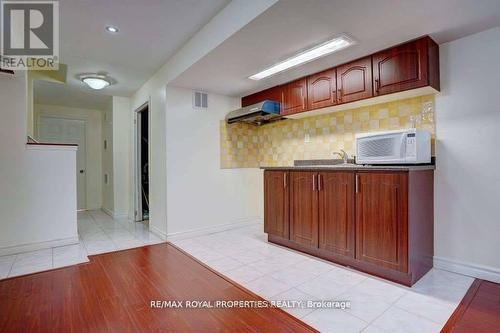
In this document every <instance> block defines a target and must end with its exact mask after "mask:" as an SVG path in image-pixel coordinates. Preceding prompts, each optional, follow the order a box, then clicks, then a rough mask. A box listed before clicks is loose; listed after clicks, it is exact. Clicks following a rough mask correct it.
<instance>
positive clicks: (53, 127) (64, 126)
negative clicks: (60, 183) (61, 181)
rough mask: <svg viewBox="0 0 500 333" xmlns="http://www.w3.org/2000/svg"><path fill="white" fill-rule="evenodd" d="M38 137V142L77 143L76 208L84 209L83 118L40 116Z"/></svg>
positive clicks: (84, 152)
mask: <svg viewBox="0 0 500 333" xmlns="http://www.w3.org/2000/svg"><path fill="white" fill-rule="evenodd" d="M38 138H39V140H40V142H46V143H72V144H77V145H78V150H77V153H76V180H77V184H76V189H77V209H79V210H80V209H86V208H87V200H86V194H87V191H86V174H85V173H86V150H85V120H76V119H63V118H54V117H47V116H43V117H40V123H39V130H38Z"/></svg>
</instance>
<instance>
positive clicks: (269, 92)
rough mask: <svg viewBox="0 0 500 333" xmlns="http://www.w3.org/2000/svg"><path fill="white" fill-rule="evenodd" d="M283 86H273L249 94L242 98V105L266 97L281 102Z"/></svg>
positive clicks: (262, 99) (250, 103)
mask: <svg viewBox="0 0 500 333" xmlns="http://www.w3.org/2000/svg"><path fill="white" fill-rule="evenodd" d="M281 97H282V96H281V86H276V87H272V88H269V89H266V90H262V91H259V92H256V93H255V94H252V95H248V96H245V97H242V98H241V107H245V106H249V105H252V104H255V103H259V102H262V101H265V100H266V99H268V100H271V101H275V102H279V103H282V102H281Z"/></svg>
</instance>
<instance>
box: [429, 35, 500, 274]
mask: <svg viewBox="0 0 500 333" xmlns="http://www.w3.org/2000/svg"><path fill="white" fill-rule="evenodd" d="M499 40H500V28H495V29H491V30H488V31H484V32H481V33H478V34H475V35H472V36H468V37H465V38H462V39H459V40H456V41H453V42H450V43H446V44H443V45H441V46H440V58H441V92H442V93H441V95H439V96H438V97H436V118H437V120H436V137H437V138H438V141H437V146H436V154H437V156H438V158H437V169H436V174H435V261H434V264H435V266H436V267H441V268H445V269H449V270H452V271H456V272H459V273H464V274H470V275H473V276H476V277H481V278H484V279H490V280H493V281H496V282H500V256H499V253H500V223H499V217H498V204H499V198H500V177H499V176H498V166H499V165H500V149H499V147H498V146H499V142H500V140H499V137H498V135H499V133H500V93H499V92H500V79H499V77H500V67H499V66H498V59H500V43H499V42H498V41H499Z"/></svg>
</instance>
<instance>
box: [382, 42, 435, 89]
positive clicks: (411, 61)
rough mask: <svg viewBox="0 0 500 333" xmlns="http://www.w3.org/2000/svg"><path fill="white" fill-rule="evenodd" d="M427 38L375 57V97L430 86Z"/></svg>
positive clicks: (383, 52)
mask: <svg viewBox="0 0 500 333" xmlns="http://www.w3.org/2000/svg"><path fill="white" fill-rule="evenodd" d="M427 54H428V40H427V39H426V38H424V39H420V40H417V41H414V42H410V43H407V44H404V45H401V46H397V47H394V48H392V49H389V50H385V51H382V52H379V53H376V54H374V55H373V87H374V91H375V96H377V95H385V94H391V93H394V92H399V91H404V90H408V89H414V88H420V87H424V86H426V85H428V84H429V80H428V61H427Z"/></svg>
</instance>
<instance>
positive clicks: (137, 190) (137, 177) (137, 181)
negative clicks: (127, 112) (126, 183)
mask: <svg viewBox="0 0 500 333" xmlns="http://www.w3.org/2000/svg"><path fill="white" fill-rule="evenodd" d="M150 105H151V102H150V99H148V101H146V102H145V103H143V104H142V105H141V106H139V107H138V108H137V109H135V110H134V160H133V170H134V212H133V217H134V221H135V222H140V221H143V216H142V191H141V167H140V163H141V162H140V157H141V147H140V145H139V138H140V137H141V118H140V117H139V113H140V112H142V111H144V110H145V109H147V110H148V166H149V168H150V170H151V108H150ZM148 177H149V179H148V181H149V184H151V173H150V172H148ZM149 192H150V193H151V188H150V189H149ZM148 197H149V196H148ZM150 202H151V201H150ZM150 211H151V205H150ZM150 216H151V213H150Z"/></svg>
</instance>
